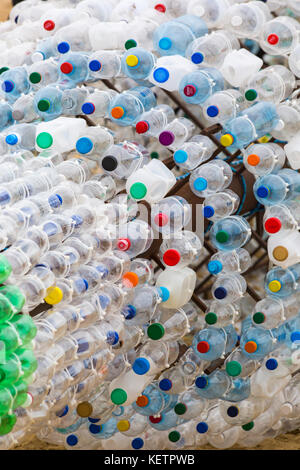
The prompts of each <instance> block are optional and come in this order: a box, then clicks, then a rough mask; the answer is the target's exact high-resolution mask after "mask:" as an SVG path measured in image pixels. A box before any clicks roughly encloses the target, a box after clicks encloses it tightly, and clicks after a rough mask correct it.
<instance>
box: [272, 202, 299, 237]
mask: <svg viewBox="0 0 300 470" xmlns="http://www.w3.org/2000/svg"><path fill="white" fill-rule="evenodd" d="M298 210H299V209H298V202H297V199H295V200H293V199H292V200H290V201H287V202H286V203H285V204H274V205H271V206H267V207H266V210H265V213H264V229H265V231H266V232H267V233H268V234H269V235H271V234H283V233H284V231H286V230H290V231H292V230H293V231H294V230H298V221H299V220H300V214H299V215H298ZM285 235H286V234H285Z"/></svg>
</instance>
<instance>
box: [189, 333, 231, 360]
mask: <svg viewBox="0 0 300 470" xmlns="http://www.w3.org/2000/svg"><path fill="white" fill-rule="evenodd" d="M236 342H237V333H236V331H235V329H234V327H233V325H228V326H226V327H225V328H214V327H209V328H204V329H203V330H201V331H199V333H197V334H196V335H195V336H194V339H193V350H194V352H195V353H196V354H198V356H199V357H200V358H201V359H203V360H205V361H213V360H215V359H218V358H219V357H221V356H224V354H226V353H228V352H230V351H231V350H232V349H233V347H234V346H235V344H236Z"/></svg>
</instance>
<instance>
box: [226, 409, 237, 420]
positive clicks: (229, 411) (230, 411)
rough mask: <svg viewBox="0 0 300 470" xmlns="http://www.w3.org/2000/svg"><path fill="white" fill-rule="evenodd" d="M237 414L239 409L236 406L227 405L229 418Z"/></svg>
mask: <svg viewBox="0 0 300 470" xmlns="http://www.w3.org/2000/svg"><path fill="white" fill-rule="evenodd" d="M238 414H239V409H238V407H237V406H229V408H227V415H228V416H230V418H235V417H236V416H237V415H238Z"/></svg>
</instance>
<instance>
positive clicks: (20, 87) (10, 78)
mask: <svg viewBox="0 0 300 470" xmlns="http://www.w3.org/2000/svg"><path fill="white" fill-rule="evenodd" d="M0 82H1V90H2V92H1V94H2V96H3V97H5V99H6V100H7V101H9V102H14V101H16V99H18V98H19V97H20V96H21V94H22V93H25V94H26V93H28V92H29V90H30V82H29V79H28V72H27V70H26V69H25V68H24V67H14V68H13V69H10V70H6V71H5V72H3V73H2V74H1V77H0Z"/></svg>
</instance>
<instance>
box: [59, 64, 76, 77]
mask: <svg viewBox="0 0 300 470" xmlns="http://www.w3.org/2000/svg"><path fill="white" fill-rule="evenodd" d="M60 70H61V72H62V73H64V74H66V75H69V73H71V72H73V65H72V64H71V62H63V63H62V64H61V66H60Z"/></svg>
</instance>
